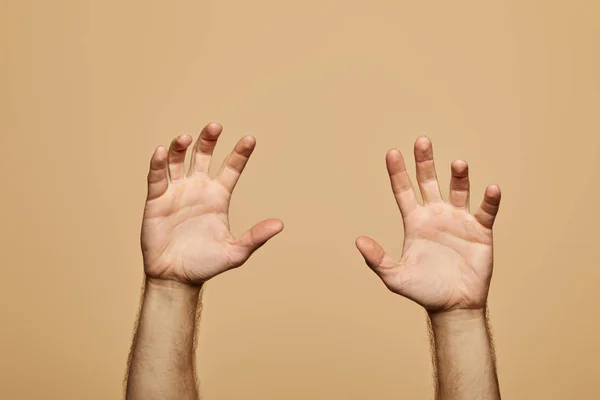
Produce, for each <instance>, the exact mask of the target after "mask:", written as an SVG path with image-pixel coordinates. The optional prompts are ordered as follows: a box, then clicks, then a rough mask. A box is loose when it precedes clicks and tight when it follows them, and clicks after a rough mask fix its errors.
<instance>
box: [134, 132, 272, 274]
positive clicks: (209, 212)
mask: <svg viewBox="0 0 600 400" xmlns="http://www.w3.org/2000/svg"><path fill="white" fill-rule="evenodd" d="M221 131H222V127H221V126H220V125H219V124H216V123H211V124H209V125H207V126H206V127H205V128H204V129H203V130H202V132H201V133H200V137H199V138H198V140H197V141H196V144H195V146H194V148H193V154H192V157H191V164H190V168H189V172H188V173H187V174H186V173H185V154H186V150H187V148H188V147H189V146H190V144H191V143H192V141H193V139H192V137H191V136H188V135H182V136H179V137H177V138H176V139H174V140H173V142H172V143H171V146H170V148H169V150H168V152H167V149H166V148H164V147H163V146H159V147H158V148H157V149H156V150H155V152H154V155H153V156H152V160H151V162H150V172H149V173H148V197H147V200H146V207H145V210H144V219H143V222H142V234H141V244H142V253H143V257H144V270H145V272H146V276H147V277H149V278H153V279H166V280H172V281H177V282H181V283H185V284H190V285H200V284H202V283H203V282H205V281H207V280H208V279H210V278H212V277H214V276H216V275H218V274H220V273H222V272H225V271H227V270H229V269H232V268H236V267H239V266H240V265H242V264H243V263H244V262H245V261H246V260H247V259H248V258H249V257H250V255H251V254H252V253H253V252H254V251H255V250H257V249H258V248H259V247H260V246H262V245H263V244H264V243H266V242H267V241H268V240H269V239H270V238H272V237H273V236H275V235H276V234H278V233H279V232H281V230H282V229H283V222H281V221H280V220H277V219H268V220H265V221H262V222H260V223H258V224H257V225H255V226H254V227H253V228H252V229H250V230H249V231H247V232H246V233H245V234H244V235H242V236H241V237H239V238H235V237H233V236H232V234H231V232H230V230H229V202H230V199H231V193H232V192H233V189H234V188H235V185H236V183H237V181H238V179H239V177H240V174H241V173H242V171H243V170H244V166H245V165H246V163H247V161H248V158H249V157H250V155H251V154H252V151H253V150H254V146H255V145H256V141H255V139H254V137H252V136H245V137H243V138H241V139H240V141H239V142H238V143H237V145H236V146H235V148H234V149H233V151H232V152H231V154H230V155H229V156H228V157H227V158H226V159H225V161H224V162H223V165H222V167H221V169H220V171H219V173H218V174H217V177H216V178H210V177H209V176H208V172H209V166H210V160H211V156H212V153H213V150H214V148H215V144H216V143H217V139H218V138H219V135H220V134H221Z"/></svg>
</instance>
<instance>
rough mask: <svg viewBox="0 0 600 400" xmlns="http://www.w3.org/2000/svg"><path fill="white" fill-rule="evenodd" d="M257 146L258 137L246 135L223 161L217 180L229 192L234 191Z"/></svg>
mask: <svg viewBox="0 0 600 400" xmlns="http://www.w3.org/2000/svg"><path fill="white" fill-rule="evenodd" d="M255 146H256V139H254V137H253V136H244V137H243V138H241V139H240V141H239V142H237V144H236V145H235V147H234V149H233V151H232V152H231V154H229V156H227V158H226V159H225V161H224V162H223V166H222V167H221V171H220V172H219V175H218V176H217V180H218V181H219V182H220V183H221V184H222V185H223V186H224V187H225V189H227V191H229V193H231V192H233V189H234V188H235V185H236V183H237V181H238V179H239V178H240V175H241V173H242V171H243V170H244V167H245V166H246V163H247V162H248V159H249V158H250V155H251V154H252V152H253V151H254V147H255Z"/></svg>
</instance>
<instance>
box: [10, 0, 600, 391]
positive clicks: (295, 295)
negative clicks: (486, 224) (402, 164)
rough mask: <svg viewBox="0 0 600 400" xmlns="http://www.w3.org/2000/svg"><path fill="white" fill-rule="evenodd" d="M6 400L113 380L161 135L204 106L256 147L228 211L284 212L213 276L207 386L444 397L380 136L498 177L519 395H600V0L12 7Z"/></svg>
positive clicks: (203, 352) (231, 134) (504, 338)
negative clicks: (378, 268) (392, 288)
mask: <svg viewBox="0 0 600 400" xmlns="http://www.w3.org/2000/svg"><path fill="white" fill-rule="evenodd" d="M0 4H1V5H0V129H1V130H0V132H1V149H2V153H1V154H2V157H1V160H0V163H1V172H0V174H1V175H0V179H1V183H2V188H1V192H0V193H1V194H2V196H1V197H0V203H1V208H0V212H1V214H0V218H1V219H0V221H1V224H2V225H1V226H2V229H1V230H0V231H1V235H2V237H1V241H0V243H1V259H0V262H1V264H0V265H1V268H2V269H1V275H0V398H2V399H40V398H44V399H88V400H94V399H98V400H100V399H118V398H120V397H121V396H122V394H121V393H122V380H123V377H124V371H125V362H126V359H127V354H128V351H129V346H130V341H131V338H132V329H133V325H134V321H135V318H136V314H137V310H138V305H139V295H140V286H141V283H142V278H143V275H142V264H141V254H140V249H139V228H140V222H141V215H142V210H143V204H144V197H145V190H146V188H145V179H146V172H147V168H148V162H149V159H150V156H151V154H152V151H153V150H154V148H155V147H156V146H157V145H159V144H164V145H167V144H168V143H169V142H170V141H171V139H172V138H173V137H174V136H176V135H179V134H182V133H189V134H193V135H196V134H197V133H198V132H199V131H200V129H201V128H202V127H203V126H204V125H205V124H206V123H207V122H209V121H218V122H221V123H222V124H223V125H224V127H225V130H224V133H223V135H222V137H221V140H220V142H219V144H218V147H217V150H216V154H215V158H214V163H215V164H214V165H215V166H218V165H220V163H221V161H222V159H223V157H224V156H225V155H226V154H227V153H228V152H229V151H230V149H231V148H232V146H233V145H234V143H235V142H236V141H237V140H238V139H239V138H240V137H241V136H242V135H244V134H253V135H255V136H256V138H257V142H258V144H257V148H256V151H255V153H254V155H253V156H252V159H251V161H250V163H249V164H248V166H247V168H246V171H245V172H244V174H243V177H242V179H241V180H240V182H239V186H238V187H237V189H236V192H235V193H234V198H233V202H232V208H231V219H232V229H233V231H234V233H235V234H240V233H242V232H243V231H245V230H246V229H247V228H249V227H250V226H251V225H252V224H254V223H255V222H257V221H259V220H261V219H264V218H268V217H277V218H281V219H283V220H284V222H285V226H286V227H285V230H284V232H283V233H282V234H281V235H280V236H278V237H277V238H276V239H274V240H273V241H272V242H270V243H269V244H268V245H267V246H265V247H264V248H262V249H261V250H260V251H259V252H257V253H256V254H255V255H254V256H253V257H252V258H251V260H250V261H249V262H248V263H247V264H246V265H244V266H243V267H242V268H240V269H237V270H235V271H232V272H229V273H226V274H224V275H221V276H219V277H217V278H216V279H214V280H213V281H211V282H209V284H208V285H207V286H206V291H205V293H204V312H203V316H202V322H201V329H200V340H199V346H198V372H199V374H200V377H201V389H202V393H203V394H204V396H205V398H206V399H212V400H217V399H218V400H226V399H248V400H250V399H256V400H259V399H260V400H276V399H286V400H288V399H289V400H296V399H297V400H304V399H307V398H308V399H318V400H335V399H340V400H342V399H344V400H349V399H360V400H363V399H374V400H375V399H377V400H384V399H387V400H393V399H427V398H431V397H432V393H433V392H432V389H431V388H432V384H431V382H432V380H431V367H430V355H429V345H428V340H427V334H426V328H425V316H424V313H423V311H422V310H421V309H419V307H418V306H416V305H415V304H412V303H410V302H409V301H408V300H405V299H403V298H401V297H399V296H395V295H393V294H391V293H390V292H388V291H387V290H386V289H385V287H384V286H383V284H381V282H380V281H379V280H378V278H377V277H376V276H375V274H373V273H372V272H371V271H370V270H369V269H368V268H367V267H366V266H365V265H364V262H363V260H362V258H361V256H360V254H359V253H358V251H357V250H356V248H355V247H354V239H355V238H356V237H357V236H359V235H370V236H372V237H374V238H375V239H377V240H378V241H380V243H381V244H382V245H384V246H385V247H386V249H387V250H388V251H389V252H390V253H392V254H393V255H394V256H395V257H399V256H400V252H401V244H402V223H401V219H400V214H399V212H398V210H397V206H396V205H395V202H394V198H393V196H392V193H391V190H390V188H389V183H388V177H387V174H386V170H385V162H384V159H385V153H386V151H387V150H388V149H389V148H392V147H397V148H399V149H400V150H401V151H403V152H404V153H405V154H406V156H407V160H408V166H409V168H410V170H411V172H412V171H413V168H414V162H413V160H412V145H413V143H414V140H415V139H416V138H417V137H418V136H420V135H423V134H426V135H428V136H429V137H430V138H431V139H432V141H433V144H434V152H435V156H436V162H437V168H438V175H439V178H440V181H441V185H442V190H443V192H444V193H446V192H447V187H448V181H449V179H448V178H449V170H450V162H451V161H452V160H453V159H457V158H461V159H466V160H467V161H468V162H469V163H470V168H471V177H472V189H473V194H472V207H473V208H474V207H476V206H477V205H478V204H479V202H480V200H481V197H482V194H483V190H484V188H485V186H486V185H487V184H490V183H497V184H499V185H500V187H501V188H502V191H503V201H502V206H501V211H500V215H499V217H498V219H497V224H496V228H495V245H496V252H495V254H496V263H495V270H494V277H493V281H492V289H491V293H490V302H489V303H490V311H491V320H492V324H493V332H494V337H495V341H496V346H497V357H498V368H499V377H500V382H501V387H502V391H503V394H504V396H505V397H506V398H507V399H544V400H551V399H557V400H559V399H560V400H562V399H596V398H600V387H599V386H598V384H597V378H598V375H599V374H600V367H599V364H598V356H599V355H600V344H599V341H598V329H599V328H600V325H599V322H598V316H599V312H598V304H599V303H600V291H598V283H599V281H600V272H599V271H600V266H599V265H598V255H599V246H598V243H597V239H598V237H599V232H598V230H599V228H598V227H599V225H598V223H599V222H600V221H599V213H598V196H599V195H600V191H599V190H598V186H597V180H598V176H599V167H600V154H599V149H598V147H599V145H600V136H599V135H600V130H599V128H600V122H599V115H600V76H599V74H598V71H599V70H600V56H599V51H598V50H599V47H598V46H599V45H598V43H599V41H600V14H599V13H600V3H598V2H596V1H593V0H589V1H583V0H576V1H570V2H566V1H541V0H540V1H532V0H530V1H517V0H512V1H501V2H499V1H496V2H482V1H474V0H473V1H405V0H403V1H399V0H371V1H357V0H345V1H340V0H338V1H335V0H304V1H276V0H254V1H242V0H203V1H200V0H197V1H192V0H179V1H169V2H167V1H154V0H153V1H116V0H104V1H91V0H87V1H81V0H77V1H76V0H58V1H41V0H38V1H30V0H21V1H17V0H12V1H10V0H3V1H1V2H0Z"/></svg>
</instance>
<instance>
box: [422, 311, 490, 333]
mask: <svg viewBox="0 0 600 400" xmlns="http://www.w3.org/2000/svg"><path fill="white" fill-rule="evenodd" d="M427 315H428V317H429V320H430V321H431V327H432V329H433V330H434V331H435V330H437V329H450V330H454V331H463V330H465V331H468V330H471V329H473V328H475V327H478V326H485V325H486V318H487V309H486V308H474V309H454V310H448V311H428V312H427Z"/></svg>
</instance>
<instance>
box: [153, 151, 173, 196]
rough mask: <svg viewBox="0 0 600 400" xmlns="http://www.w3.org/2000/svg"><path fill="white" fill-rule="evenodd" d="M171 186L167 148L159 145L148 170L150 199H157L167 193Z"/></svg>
mask: <svg viewBox="0 0 600 400" xmlns="http://www.w3.org/2000/svg"><path fill="white" fill-rule="evenodd" d="M168 187H169V180H168V178H167V149H166V148H165V147H164V146H158V147H157V148H156V150H154V154H152V159H151V160H150V170H149V171H148V200H152V199H156V198H157V197H160V196H162V195H163V193H165V191H166V190H167V188H168Z"/></svg>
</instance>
